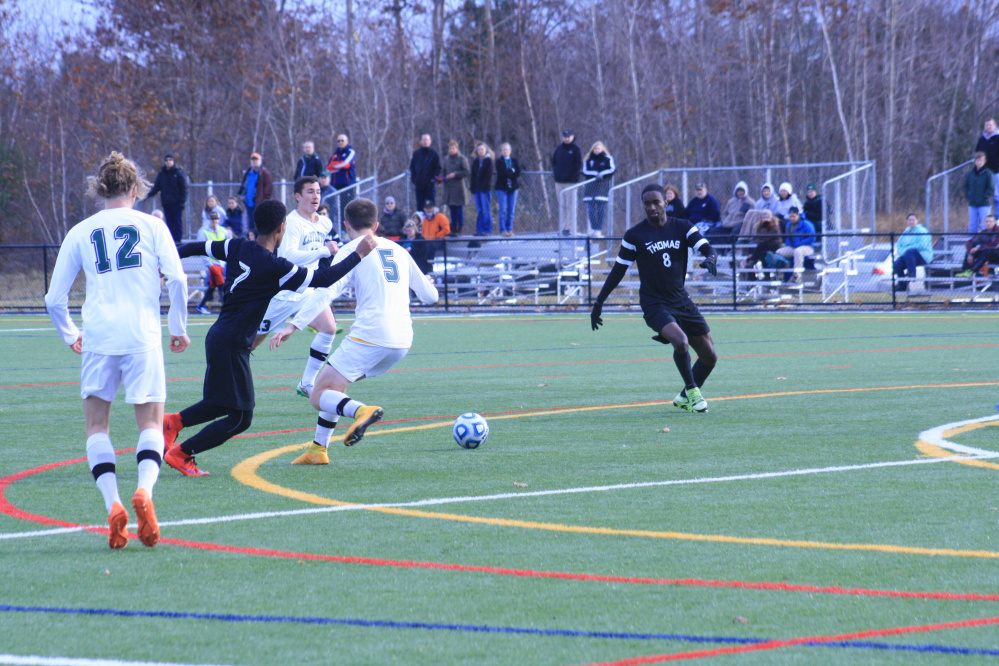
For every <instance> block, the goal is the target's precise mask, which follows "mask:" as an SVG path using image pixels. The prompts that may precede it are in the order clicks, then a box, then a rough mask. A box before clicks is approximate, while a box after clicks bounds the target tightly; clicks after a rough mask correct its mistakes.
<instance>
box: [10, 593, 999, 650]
mask: <svg viewBox="0 0 999 666" xmlns="http://www.w3.org/2000/svg"><path fill="white" fill-rule="evenodd" d="M3 611H5V612H11V613H52V614H58V615H99V616H109V615H110V616H116V617H149V618H166V619H171V620H217V621H221V622H264V623H278V624H317V625H339V626H354V627H375V628H383V629H427V630H431V631H453V632H467V633H489V634H518V635H531V636H556V637H566V638H606V639H614V640H630V641H681V642H685V643H722V644H735V645H758V644H760V643H768V642H770V641H772V640H776V639H772V638H744V637H740V636H694V635H690V634H656V633H631V632H619V631H583V630H577V629H535V628H531V627H495V626H489V625H477V624H449V623H438V622H398V621H394V620H362V619H355V618H329V617H291V616H286V615H236V614H229V613H185V612H174V611H139V610H125V609H117V608H52V607H46V606H13V605H8V604H0V612H3ZM801 645H804V646H809V647H839V648H859V649H867V650H899V651H910V652H933V653H944V654H963V655H985V656H991V657H999V650H986V649H978V648H962V647H952V646H948V645H902V644H896V643H874V642H870V641H836V642H827V641H813V642H806V643H802V644H801Z"/></svg>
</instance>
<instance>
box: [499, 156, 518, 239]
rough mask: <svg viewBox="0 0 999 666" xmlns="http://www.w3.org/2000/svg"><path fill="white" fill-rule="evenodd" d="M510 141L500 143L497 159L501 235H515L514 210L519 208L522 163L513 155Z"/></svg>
mask: <svg viewBox="0 0 999 666" xmlns="http://www.w3.org/2000/svg"><path fill="white" fill-rule="evenodd" d="M512 151H513V149H512V148H511V147H510V144H509V143H501V144H500V156H499V157H498V158H497V159H496V202H497V203H498V204H499V230H500V236H512V235H513V212H514V210H515V209H516V208H517V190H518V188H519V187H520V185H518V184H517V179H518V178H520V164H519V163H518V162H517V160H516V158H514V157H513V155H512Z"/></svg>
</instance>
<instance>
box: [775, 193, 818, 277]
mask: <svg viewBox="0 0 999 666" xmlns="http://www.w3.org/2000/svg"><path fill="white" fill-rule="evenodd" d="M784 234H785V237H786V240H787V244H786V245H784V247H782V248H780V249H779V250H777V254H778V255H780V256H782V257H784V258H785V259H790V260H792V261H793V262H794V277H793V279H794V281H795V282H796V283H800V282H801V273H802V271H804V270H805V257H810V256H812V255H813V254H815V248H814V247H813V246H814V245H815V226H814V225H813V224H812V223H811V222H809V221H808V220H806V219H805V218H803V217H801V215H800V214H799V213H798V209H797V208H795V207H794V206H792V207H791V210H789V211H788V213H787V227H786V228H785V229H784Z"/></svg>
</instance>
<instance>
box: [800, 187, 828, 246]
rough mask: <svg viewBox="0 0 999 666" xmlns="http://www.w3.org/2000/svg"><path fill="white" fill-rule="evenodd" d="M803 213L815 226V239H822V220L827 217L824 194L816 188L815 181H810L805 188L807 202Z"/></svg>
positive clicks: (802, 210)
mask: <svg viewBox="0 0 999 666" xmlns="http://www.w3.org/2000/svg"><path fill="white" fill-rule="evenodd" d="M801 214H802V216H803V217H804V218H805V219H806V220H808V221H809V222H811V223H812V225H814V226H815V240H816V241H819V240H822V221H823V220H824V219H825V217H824V215H825V212H824V211H823V203H822V196H821V195H820V194H819V192H818V190H816V189H815V183H809V184H808V187H807V188H806V189H805V202H804V208H802V209H801Z"/></svg>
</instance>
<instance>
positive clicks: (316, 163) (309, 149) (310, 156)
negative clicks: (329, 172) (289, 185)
mask: <svg viewBox="0 0 999 666" xmlns="http://www.w3.org/2000/svg"><path fill="white" fill-rule="evenodd" d="M322 172H323V162H322V160H320V159H319V155H316V144H314V143H312V142H311V141H306V142H305V143H303V144H302V156H301V157H299V158H298V164H296V165H295V175H294V176H292V177H291V179H292V180H293V181H294V180H298V179H299V178H301V177H303V176H315V177H316V178H318V177H319V174H321V173H322Z"/></svg>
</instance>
